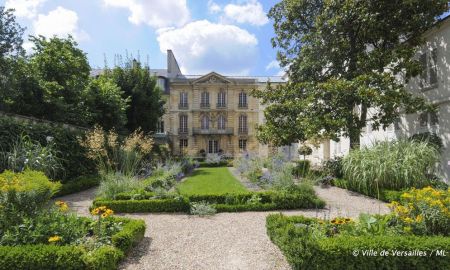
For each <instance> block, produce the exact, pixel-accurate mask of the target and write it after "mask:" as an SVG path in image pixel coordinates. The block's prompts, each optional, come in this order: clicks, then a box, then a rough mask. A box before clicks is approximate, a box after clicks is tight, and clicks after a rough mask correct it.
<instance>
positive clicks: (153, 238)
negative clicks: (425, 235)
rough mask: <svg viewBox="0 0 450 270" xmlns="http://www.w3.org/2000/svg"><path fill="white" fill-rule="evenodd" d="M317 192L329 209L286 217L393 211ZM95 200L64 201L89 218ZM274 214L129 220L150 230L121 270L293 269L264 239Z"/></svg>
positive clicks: (343, 193) (335, 192)
mask: <svg viewBox="0 0 450 270" xmlns="http://www.w3.org/2000/svg"><path fill="white" fill-rule="evenodd" d="M315 190H316V192H317V194H318V195H319V196H320V197H321V198H323V199H324V200H325V201H326V202H327V208H326V209H323V210H318V211H316V210H302V211H297V210H296V211H282V213H284V214H286V215H305V216H310V217H315V216H316V217H321V218H323V217H326V218H329V217H335V216H339V215H340V216H351V217H357V216H358V215H359V213H361V212H367V213H373V214H375V213H387V212H388V211H389V209H388V208H387V207H386V205H385V204H384V203H382V202H380V201H377V200H374V199H371V198H368V197H365V196H362V195H360V194H356V193H353V192H349V191H347V190H343V189H340V188H336V187H330V188H320V187H315ZM93 195H94V191H93V190H89V191H84V192H81V193H78V194H74V195H69V196H66V197H62V198H60V199H61V200H65V201H67V202H68V203H69V205H70V206H71V207H75V209H76V210H77V211H80V213H81V214H86V213H87V208H88V207H89V205H90V201H89V196H93ZM91 198H92V197H91ZM83 207H84V208H85V209H82V208H83ZM270 213H277V212H244V213H220V214H217V215H215V216H212V217H204V218H201V217H197V216H189V215H185V214H130V215H125V216H127V217H132V218H138V219H143V220H145V222H146V224H147V231H146V233H145V239H144V240H143V241H142V242H141V243H140V244H139V246H138V247H136V248H135V249H133V251H132V252H131V254H129V256H128V257H127V259H126V260H125V261H124V262H123V263H122V264H121V266H120V269H130V270H131V269H133V270H134V269H140V270H141V269H142V270H145V269H152V270H159V269H268V270H269V269H290V267H289V265H288V263H287V261H286V259H285V258H284V256H283V255H282V253H281V252H280V250H279V249H278V248H277V247H276V246H275V245H274V244H273V243H272V242H271V241H270V240H269V238H268V236H267V234H266V228H265V222H266V216H267V215H268V214H270Z"/></svg>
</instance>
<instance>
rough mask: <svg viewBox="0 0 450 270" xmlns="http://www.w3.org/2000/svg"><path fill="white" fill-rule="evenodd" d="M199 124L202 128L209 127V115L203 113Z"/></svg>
mask: <svg viewBox="0 0 450 270" xmlns="http://www.w3.org/2000/svg"><path fill="white" fill-rule="evenodd" d="M200 124H201V128H202V129H209V117H208V116H206V115H203V116H202V120H201V123H200Z"/></svg>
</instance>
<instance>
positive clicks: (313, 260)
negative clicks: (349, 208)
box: [266, 187, 450, 269]
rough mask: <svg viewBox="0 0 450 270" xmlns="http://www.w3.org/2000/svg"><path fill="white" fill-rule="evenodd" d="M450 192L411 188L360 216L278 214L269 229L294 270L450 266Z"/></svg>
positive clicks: (273, 218) (271, 219)
mask: <svg viewBox="0 0 450 270" xmlns="http://www.w3.org/2000/svg"><path fill="white" fill-rule="evenodd" d="M449 193H450V192H449V190H447V191H440V190H435V189H433V188H431V187H426V188H423V189H421V190H412V191H411V192H406V193H404V194H402V196H401V198H400V201H399V202H393V203H392V204H391V208H392V209H393V213H392V214H390V215H384V216H380V215H374V216H372V215H368V214H361V215H360V217H359V219H358V220H353V219H350V218H344V217H340V218H334V219H332V220H321V219H317V218H306V217H303V216H290V217H287V216H284V215H281V214H274V215H270V216H268V217H267V221H266V227H267V233H268V235H269V237H270V239H271V240H272V241H273V242H274V243H275V244H276V245H277V246H278V247H279V248H280V249H281V251H282V252H283V253H284V255H285V256H286V258H287V260H288V261H289V263H290V264H291V265H292V267H293V268H294V269H430V267H432V268H433V269H450V257H449V256H448V252H449V250H448V247H449V246H450V237H448V236H449V235H450V226H449V221H450V213H449V209H450V200H449V198H450V195H449Z"/></svg>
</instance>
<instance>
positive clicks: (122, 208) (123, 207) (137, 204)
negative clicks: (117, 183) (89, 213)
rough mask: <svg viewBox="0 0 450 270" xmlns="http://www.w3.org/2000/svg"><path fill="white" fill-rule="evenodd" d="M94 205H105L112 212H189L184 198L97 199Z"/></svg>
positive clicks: (187, 201)
mask: <svg viewBox="0 0 450 270" xmlns="http://www.w3.org/2000/svg"><path fill="white" fill-rule="evenodd" d="M93 205H94V207H98V206H103V205H104V206H107V207H108V208H110V209H112V210H114V212H121V213H136V212H189V200H187V199H185V198H169V199H151V200H103V199H98V200H95V201H94V203H93Z"/></svg>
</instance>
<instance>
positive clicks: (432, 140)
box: [409, 132, 444, 151]
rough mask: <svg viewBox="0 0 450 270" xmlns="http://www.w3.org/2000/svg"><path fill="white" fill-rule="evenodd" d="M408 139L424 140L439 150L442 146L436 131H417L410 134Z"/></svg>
mask: <svg viewBox="0 0 450 270" xmlns="http://www.w3.org/2000/svg"><path fill="white" fill-rule="evenodd" d="M409 139H410V140H413V141H419V142H426V143H428V144H430V145H431V146H433V147H435V148H436V149H437V150H438V151H441V150H442V148H443V147H444V144H443V143H442V139H441V138H440V137H439V136H438V135H437V134H436V133H430V132H424V133H418V134H414V135H412V136H411V137H409Z"/></svg>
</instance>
